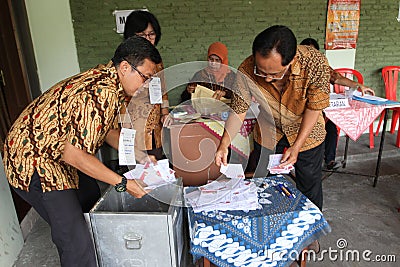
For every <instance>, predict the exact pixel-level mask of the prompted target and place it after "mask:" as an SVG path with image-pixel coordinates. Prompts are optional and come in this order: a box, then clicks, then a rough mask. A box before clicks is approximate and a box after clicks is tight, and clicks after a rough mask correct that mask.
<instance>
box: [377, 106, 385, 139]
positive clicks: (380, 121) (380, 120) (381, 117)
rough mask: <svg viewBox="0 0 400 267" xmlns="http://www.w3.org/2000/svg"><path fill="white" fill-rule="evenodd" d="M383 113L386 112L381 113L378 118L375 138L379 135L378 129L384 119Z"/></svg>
mask: <svg viewBox="0 0 400 267" xmlns="http://www.w3.org/2000/svg"><path fill="white" fill-rule="evenodd" d="M385 112H386V110H384V111H382V114H381V116H380V118H379V123H378V128H376V132H375V136H378V135H379V129H380V128H381V124H382V120H383V117H385Z"/></svg>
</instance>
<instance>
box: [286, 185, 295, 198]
mask: <svg viewBox="0 0 400 267" xmlns="http://www.w3.org/2000/svg"><path fill="white" fill-rule="evenodd" d="M285 187H286V190H287V191H289V193H290V194H291V195H292V197H293V198H296V195H295V194H293V192H292V190H290V189H289V187H288V186H285Z"/></svg>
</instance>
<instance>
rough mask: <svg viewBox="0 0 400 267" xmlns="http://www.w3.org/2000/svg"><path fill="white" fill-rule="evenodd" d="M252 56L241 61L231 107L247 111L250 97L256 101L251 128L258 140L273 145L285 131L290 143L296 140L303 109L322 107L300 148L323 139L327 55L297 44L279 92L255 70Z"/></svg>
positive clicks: (326, 96)
mask: <svg viewBox="0 0 400 267" xmlns="http://www.w3.org/2000/svg"><path fill="white" fill-rule="evenodd" d="M254 64H255V63H254V58H253V56H250V57H248V58H247V59H246V60H244V61H243V63H242V64H241V65H240V67H239V69H238V74H237V83H236V85H235V87H234V88H235V94H233V97H232V103H231V107H232V109H233V110H234V111H235V112H236V113H238V114H240V113H243V112H246V111H247V109H248V108H249V103H250V101H252V99H255V100H256V102H258V104H259V107H260V114H259V116H258V119H257V125H256V126H255V130H254V138H255V140H256V142H257V143H259V144H261V145H263V146H264V147H266V148H268V149H271V150H272V149H273V148H274V147H275V145H276V144H277V142H278V141H279V140H280V139H281V138H282V137H283V136H284V135H286V137H287V139H288V141H289V143H290V145H293V144H294V142H295V141H296V138H297V135H298V133H299V130H300V125H301V122H302V119H303V115H304V112H305V110H306V109H310V110H321V114H320V115H319V117H318V120H317V122H316V123H315V125H314V127H313V129H312V131H311V133H310V135H309V136H308V138H307V139H306V141H305V142H304V144H303V146H302V148H301V150H300V151H305V150H309V149H312V148H314V147H316V146H318V145H320V144H321V143H322V142H323V141H324V139H325V134H326V132H325V122H324V118H323V115H322V110H323V109H324V108H326V107H328V106H329V77H330V74H329V70H330V67H329V65H328V61H327V59H326V57H325V56H324V55H323V54H321V53H320V52H319V51H317V50H315V49H313V48H310V47H308V46H301V45H300V46H298V47H297V52H296V56H295V58H294V60H293V62H292V64H291V65H290V67H289V69H288V70H287V74H286V76H285V79H286V83H285V85H284V88H285V89H284V90H283V91H282V93H281V92H280V91H278V90H277V88H276V87H275V86H274V84H273V83H270V82H266V81H265V78H262V77H258V76H256V75H255V74H254Z"/></svg>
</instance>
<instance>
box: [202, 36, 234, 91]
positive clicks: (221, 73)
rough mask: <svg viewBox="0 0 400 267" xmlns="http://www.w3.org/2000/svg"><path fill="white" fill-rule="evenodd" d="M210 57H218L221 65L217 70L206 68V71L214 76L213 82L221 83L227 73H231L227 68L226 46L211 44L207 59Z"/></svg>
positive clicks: (216, 43) (218, 43)
mask: <svg viewBox="0 0 400 267" xmlns="http://www.w3.org/2000/svg"><path fill="white" fill-rule="evenodd" d="M211 55H216V56H218V57H219V58H220V59H221V61H222V64H221V67H220V68H219V69H218V70H212V69H211V68H207V71H208V72H209V73H212V74H213V75H214V77H215V80H216V81H217V82H218V83H222V82H223V81H224V79H225V76H226V75H227V74H228V73H229V72H231V70H230V69H229V68H228V48H226V46H225V45H224V44H223V43H220V42H215V43H212V44H211V45H210V46H209V47H208V55H207V59H208V57H209V56H211Z"/></svg>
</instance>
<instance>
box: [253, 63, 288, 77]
mask: <svg viewBox="0 0 400 267" xmlns="http://www.w3.org/2000/svg"><path fill="white" fill-rule="evenodd" d="M289 66H290V64H289V65H287V66H286V68H285V69H284V70H282V71H280V72H278V73H275V74H268V73H265V74H259V73H258V70H257V66H256V65H254V75H256V76H258V77H261V78H268V79H270V80H282V79H283V77H285V74H286V72H287V70H288V69H289ZM281 73H282V74H281ZM279 74H281V76H278V75H279Z"/></svg>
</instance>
